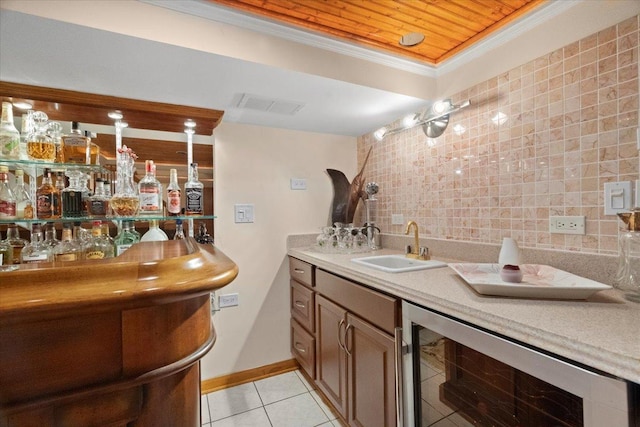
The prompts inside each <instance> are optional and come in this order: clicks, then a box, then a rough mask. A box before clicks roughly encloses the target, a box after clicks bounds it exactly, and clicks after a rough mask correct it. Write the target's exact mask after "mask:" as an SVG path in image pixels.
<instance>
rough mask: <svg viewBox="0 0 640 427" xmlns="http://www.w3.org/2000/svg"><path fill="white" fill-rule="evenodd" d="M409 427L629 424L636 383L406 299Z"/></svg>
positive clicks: (624, 426) (596, 426)
mask: <svg viewBox="0 0 640 427" xmlns="http://www.w3.org/2000/svg"><path fill="white" fill-rule="evenodd" d="M403 318H404V320H403V331H402V332H403V341H404V342H405V345H406V344H408V345H407V347H408V348H409V349H410V351H409V353H408V354H406V355H405V356H403V368H404V370H403V372H404V380H405V381H404V382H405V384H404V385H405V387H404V389H403V391H404V393H403V394H404V396H403V400H404V403H403V409H404V413H403V416H402V418H404V420H405V421H404V425H405V426H422V427H428V426H433V427H467V426H469V427H471V426H476V427H477V426H500V427H547V426H548V427H582V426H585V427H602V426H607V427H613V426H616V427H629V426H631V425H635V423H633V422H632V421H631V418H632V415H631V414H630V411H629V400H630V398H629V396H630V387H631V385H630V384H628V383H626V382H625V381H621V380H619V379H614V378H610V377H607V376H604V375H601V374H598V373H595V372H592V371H589V370H586V369H583V368H581V367H578V366H575V365H573V364H570V363H567V362H566V361H563V360H560V359H557V358H554V357H552V356H549V355H547V354H543V353H541V352H538V351H536V350H534V349H531V348H528V347H525V346H523V345H520V344H518V343H515V342H511V341H508V340H506V339H504V338H501V337H498V336H496V335H493V334H490V333H487V332H485V331H482V330H480V329H477V328H475V327H473V326H470V325H467V324H464V323H462V322H459V321H457V320H455V319H451V318H448V317H445V316H442V315H440V314H438V313H435V312H432V311H429V310H426V309H424V308H421V307H418V306H414V305H412V304H407V303H403Z"/></svg>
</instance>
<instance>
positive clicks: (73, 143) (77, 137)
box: [62, 122, 89, 164]
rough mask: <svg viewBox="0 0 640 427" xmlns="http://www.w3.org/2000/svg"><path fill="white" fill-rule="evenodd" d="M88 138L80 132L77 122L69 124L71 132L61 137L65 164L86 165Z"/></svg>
mask: <svg viewBox="0 0 640 427" xmlns="http://www.w3.org/2000/svg"><path fill="white" fill-rule="evenodd" d="M88 149H89V138H88V137H86V136H85V135H84V134H83V133H82V132H81V131H80V126H79V124H78V122H71V132H69V133H68V134H67V135H65V136H63V137H62V151H63V153H64V161H65V163H82V164H84V163H86V159H87V150H88Z"/></svg>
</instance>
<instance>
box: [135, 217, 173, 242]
mask: <svg viewBox="0 0 640 427" xmlns="http://www.w3.org/2000/svg"><path fill="white" fill-rule="evenodd" d="M164 240H169V237H167V234H166V233H165V232H164V231H162V230H161V229H160V227H159V225H158V221H157V220H155V219H152V220H151V221H149V230H148V231H147V232H146V233H144V234H143V235H142V237H141V238H140V241H141V242H161V241H164Z"/></svg>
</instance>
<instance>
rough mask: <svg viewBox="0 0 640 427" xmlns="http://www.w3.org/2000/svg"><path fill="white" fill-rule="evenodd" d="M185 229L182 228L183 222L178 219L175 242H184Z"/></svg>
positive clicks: (174, 236)
mask: <svg viewBox="0 0 640 427" xmlns="http://www.w3.org/2000/svg"><path fill="white" fill-rule="evenodd" d="M184 239H185V236H184V228H183V226H182V220H181V219H176V233H175V234H174V235H173V240H184Z"/></svg>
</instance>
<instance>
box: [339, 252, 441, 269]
mask: <svg viewBox="0 0 640 427" xmlns="http://www.w3.org/2000/svg"><path fill="white" fill-rule="evenodd" d="M351 261H353V262H355V263H357V264H360V265H364V266H366V267H370V268H375V269H376V270H381V271H386V272H387V273H404V272H407V271H416V270H426V269H428V268H438V267H446V266H447V264H446V263H444V262H442V261H435V260H428V261H423V260H418V259H413V258H407V257H406V256H404V255H378V256H368V257H364V258H353V259H352V260H351Z"/></svg>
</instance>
